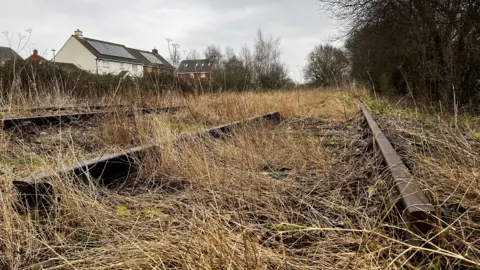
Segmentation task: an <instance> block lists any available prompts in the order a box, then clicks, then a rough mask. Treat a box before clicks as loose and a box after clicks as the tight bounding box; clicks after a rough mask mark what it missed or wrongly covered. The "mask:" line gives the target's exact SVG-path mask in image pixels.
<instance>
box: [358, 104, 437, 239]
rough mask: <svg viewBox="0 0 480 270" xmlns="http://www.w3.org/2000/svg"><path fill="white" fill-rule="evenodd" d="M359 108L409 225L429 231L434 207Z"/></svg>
mask: <svg viewBox="0 0 480 270" xmlns="http://www.w3.org/2000/svg"><path fill="white" fill-rule="evenodd" d="M360 108H361V110H362V113H363V115H364V116H365V119H366V120H367V123H368V126H369V127H370V130H371V131H372V134H373V137H374V139H375V143H376V145H377V146H378V148H379V149H380V151H381V153H382V156H383V159H384V160H385V163H386V165H387V167H388V171H389V172H390V174H391V176H392V178H393V185H394V186H395V189H396V191H397V192H398V194H399V195H400V196H399V199H400V202H401V203H402V206H403V209H404V212H403V214H404V215H405V216H406V217H407V219H408V221H409V223H410V224H409V225H413V226H414V227H415V228H416V229H418V230H420V232H422V233H427V232H429V231H430V230H431V229H432V227H433V226H432V223H431V222H432V220H430V219H431V217H432V216H433V215H434V214H435V207H434V206H433V205H432V204H431V203H430V201H429V200H428V198H427V197H426V196H425V194H424V193H423V191H422V189H421V188H420V187H419V186H418V184H417V183H416V181H415V179H413V177H412V175H411V173H410V172H409V170H408V168H407V167H406V166H405V164H404V163H403V161H402V160H401V158H400V156H399V155H398V154H397V152H396V151H395V149H394V148H393V146H392V144H391V143H390V142H389V141H388V139H387V137H386V136H385V134H384V133H383V132H382V130H381V129H380V127H379V126H378V124H377V123H376V122H375V120H374V119H373V117H372V115H371V114H370V112H369V111H368V110H367V109H366V108H365V107H364V106H361V107H360Z"/></svg>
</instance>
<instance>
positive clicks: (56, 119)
mask: <svg viewBox="0 0 480 270" xmlns="http://www.w3.org/2000/svg"><path fill="white" fill-rule="evenodd" d="M182 108H183V107H182V106H176V107H160V108H139V109H138V111H139V112H141V113H144V114H151V113H162V112H174V111H178V110H181V109H182ZM116 112H117V111H114V110H110V111H101V112H85V113H73V114H55V115H43V116H28V117H17V118H6V119H3V120H2V126H1V128H2V129H4V130H7V129H12V128H15V127H22V126H25V125H28V124H33V125H35V126H43V125H55V124H58V123H69V122H74V121H84V120H88V119H91V118H93V117H95V116H101V115H109V114H114V113H116ZM120 112H122V111H120ZM125 112H126V114H127V115H128V116H131V115H133V113H134V112H133V111H131V110H130V111H125Z"/></svg>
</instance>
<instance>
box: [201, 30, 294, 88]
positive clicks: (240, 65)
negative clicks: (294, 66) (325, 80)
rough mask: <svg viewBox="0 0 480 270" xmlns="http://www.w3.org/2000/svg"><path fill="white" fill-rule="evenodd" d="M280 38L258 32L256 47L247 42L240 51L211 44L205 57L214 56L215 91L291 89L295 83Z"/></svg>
mask: <svg viewBox="0 0 480 270" xmlns="http://www.w3.org/2000/svg"><path fill="white" fill-rule="evenodd" d="M280 56H281V51H280V39H279V38H278V37H273V36H270V37H266V36H265V35H264V34H263V33H262V31H260V30H259V31H258V32H257V36H256V39H255V41H254V45H253V49H250V48H249V47H248V46H247V45H244V46H243V47H242V48H241V50H240V53H239V54H236V53H235V52H234V51H233V49H232V48H230V47H227V48H226V49H225V52H223V51H222V50H221V48H220V47H218V46H215V45H210V46H208V47H207V48H206V49H205V58H207V59H215V61H216V65H215V67H214V69H213V71H212V83H211V84H212V88H213V89H215V90H232V91H246V90H254V89H266V90H269V89H280V88H291V87H293V86H294V82H293V81H292V80H291V79H290V78H289V77H288V72H287V68H286V67H285V65H284V64H283V63H282V62H281V59H280Z"/></svg>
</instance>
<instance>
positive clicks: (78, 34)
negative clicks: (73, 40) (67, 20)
mask: <svg viewBox="0 0 480 270" xmlns="http://www.w3.org/2000/svg"><path fill="white" fill-rule="evenodd" d="M73 34H74V35H75V36H77V37H79V38H83V32H82V31H80V29H77V30H76V31H74V32H73Z"/></svg>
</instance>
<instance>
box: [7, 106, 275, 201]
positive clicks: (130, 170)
mask: <svg viewBox="0 0 480 270" xmlns="http://www.w3.org/2000/svg"><path fill="white" fill-rule="evenodd" d="M262 120H266V121H269V122H273V123H274V124H277V123H279V122H280V121H281V120H282V116H281V114H280V113H278V112H273V113H268V114H265V115H261V116H256V117H252V118H249V119H245V120H243V121H236V122H233V123H229V124H225V125H219V126H215V127H212V128H208V129H204V130H201V131H198V132H192V133H186V134H184V135H182V136H180V137H179V139H178V140H184V139H186V138H192V137H195V136H198V135H202V134H205V135H211V136H213V137H216V138H219V137H221V136H222V134H225V133H229V132H231V131H232V130H233V129H234V128H238V127H241V126H244V125H246V124H253V123H258V122H260V121H262ZM157 147H158V146H157V145H156V144H149V145H145V146H139V147H135V148H131V149H128V150H125V151H122V152H118V153H113V154H109V155H104V156H100V157H97V158H94V159H90V160H87V161H83V162H80V163H79V164H78V165H75V166H70V167H67V168H64V169H60V170H57V171H55V172H49V173H41V174H37V175H34V176H29V177H26V178H23V179H19V180H14V181H13V184H14V186H15V187H16V188H17V189H18V190H19V191H20V193H21V194H23V196H24V198H26V197H28V198H27V200H29V201H32V197H33V201H37V200H36V199H35V197H38V196H39V195H40V196H41V195H42V194H41V193H49V191H51V185H50V181H49V180H50V179H52V178H55V177H59V176H71V177H73V178H75V179H76V180H81V181H83V182H85V180H86V181H94V182H95V184H99V185H102V186H108V185H110V184H112V183H114V182H118V181H116V180H119V179H129V178H131V176H133V175H135V173H137V170H138V164H139V161H141V160H142V159H143V158H144V156H145V155H147V154H148V153H151V154H152V155H153V156H155V155H156V156H159V155H160V151H159V150H158V149H157Z"/></svg>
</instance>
